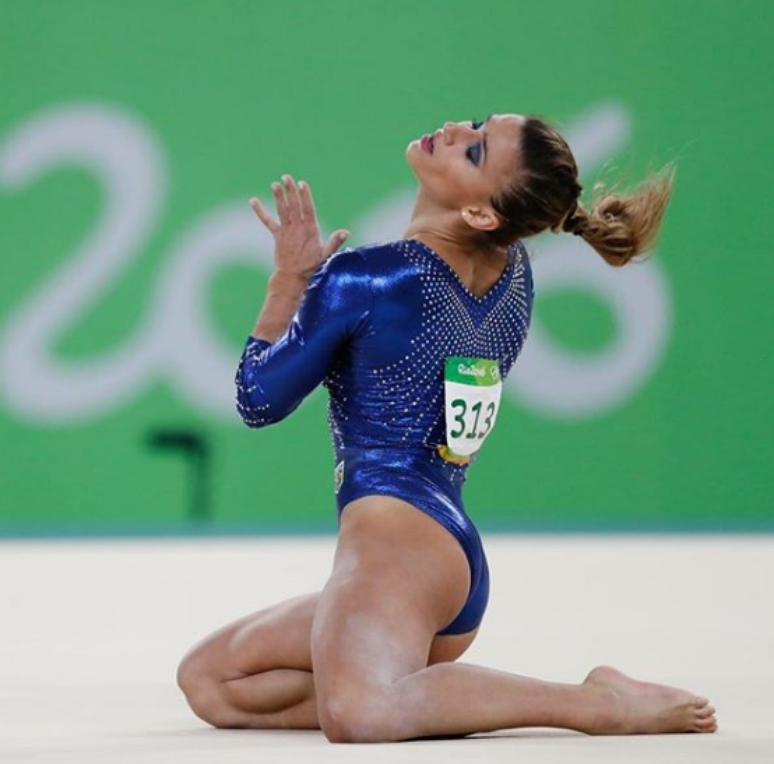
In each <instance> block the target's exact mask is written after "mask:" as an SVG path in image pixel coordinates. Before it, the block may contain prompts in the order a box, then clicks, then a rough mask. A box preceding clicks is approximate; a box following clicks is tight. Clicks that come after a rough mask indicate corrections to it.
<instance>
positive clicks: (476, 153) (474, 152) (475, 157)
mask: <svg viewBox="0 0 774 764" xmlns="http://www.w3.org/2000/svg"><path fill="white" fill-rule="evenodd" d="M465 156H466V157H467V158H468V159H469V160H470V161H471V162H473V164H474V165H476V167H478V166H479V165H480V164H481V144H480V143H474V144H473V145H472V146H468V148H467V151H465Z"/></svg>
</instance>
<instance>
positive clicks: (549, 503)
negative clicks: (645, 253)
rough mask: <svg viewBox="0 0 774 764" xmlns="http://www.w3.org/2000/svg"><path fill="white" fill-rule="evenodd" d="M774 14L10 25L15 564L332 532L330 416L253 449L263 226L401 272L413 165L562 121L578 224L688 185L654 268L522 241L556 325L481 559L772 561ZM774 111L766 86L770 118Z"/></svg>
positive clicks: (445, 11)
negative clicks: (320, 233)
mask: <svg viewBox="0 0 774 764" xmlns="http://www.w3.org/2000/svg"><path fill="white" fill-rule="evenodd" d="M773 28H774V4H771V3H768V2H753V1H752V0H741V1H740V2H738V3H734V4H732V3H728V2H724V1H723V0H683V1H682V2H680V3H674V2H670V1H669V0H636V1H635V0H632V1H631V2H628V3H621V2H617V1H616V0H593V2H589V3H582V4H581V3H575V2H572V0H543V1H542V2H539V3H537V2H516V1H513V2H506V1H505V0H502V1H499V2H497V1H494V0H484V1H479V2H477V3H470V2H454V1H452V0H444V1H443V2H442V1H441V0H425V1H424V2H409V0H391V2H390V3H364V2H358V1H357V0H332V1H331V2H317V1H315V0H282V1H278V2H271V3H270V2H255V1H253V2H238V1H237V0H229V1H228V2H222V1H219V2H215V0H197V2H186V3H184V2H182V1H181V0H177V1H172V0H152V1H151V0H136V1H135V2H132V3H121V4H117V3H104V2H100V1H98V0H78V2H74V1H73V2H61V0H60V1H59V2H52V1H44V0H36V1H35V2H20V1H18V2H16V1H14V0H0V93H2V98H0V456H1V457H2V458H1V459H0V535H3V536H6V537H17V536H50V535H54V536H56V535H68V536H73V535H76V536H77V535H100V534H210V533H211V534H220V533H241V532H246V533H248V532H259V533H277V532H283V533H284V532H309V531H333V530H335V528H336V514H335V505H334V495H333V456H332V449H331V443H330V437H329V435H328V432H327V423H326V414H325V409H326V393H325V391H324V390H323V389H319V390H317V391H315V393H314V394H313V395H312V396H311V397H310V398H309V399H308V400H307V401H305V403H304V404H303V405H302V406H301V408H300V409H299V410H298V411H297V412H296V413H295V414H294V415H293V416H292V417H290V418H289V419H287V420H285V421H284V422H282V423H281V424H280V425H278V426H273V427H270V428H267V429H264V430H260V431H251V430H249V429H247V428H245V427H244V426H243V425H242V424H241V422H240V420H239V418H238V416H237V415H236V412H235V410H234V406H233V375H234V370H235V368H236V363H237V360H238V358H239V355H240V352H241V347H242V344H243V342H244V340H245V338H246V337H247V335H248V333H249V332H250V330H251V329H252V326H253V321H254V318H255V316H256V315H257V313H258V311H259V309H260V307H261V305H262V300H263V296H264V289H265V284H266V281H267V279H268V277H269V275H270V273H271V267H272V241H271V239H270V237H269V236H268V234H267V233H266V232H265V231H264V229H263V227H262V226H261V225H260V223H259V222H258V221H257V219H255V218H254V216H253V214H252V212H251V211H250V208H249V206H248V203H247V199H248V197H249V196H251V195H257V196H260V197H261V198H263V199H264V200H268V199H270V193H269V184H270V183H271V182H272V181H273V180H275V179H277V178H278V177H279V176H280V175H281V174H282V173H285V172H290V173H293V174H294V175H295V176H296V177H297V178H302V179H305V180H307V181H308V182H309V183H310V185H311V187H312V189H313V191H314V194H315V198H316V202H317V208H318V212H319V215H320V218H321V222H322V225H323V227H324V228H325V230H326V231H330V230H332V229H333V228H335V227H340V226H341V227H347V228H349V229H350V230H351V231H352V232H353V237H352V239H351V240H350V242H349V243H350V244H352V245H358V244H361V243H367V242H371V241H378V240H389V239H396V238H401V237H402V235H403V233H404V230H405V225H406V222H407V220H408V215H409V211H410V209H411V203H412V197H413V189H414V181H413V177H412V175H411V172H410V170H409V168H408V165H407V164H406V162H405V159H404V151H405V148H406V146H407V144H408V143H409V142H410V141H411V140H413V139H415V138H417V137H419V136H421V135H422V134H423V133H426V132H428V131H431V130H433V129H435V128H437V127H439V126H442V124H443V122H444V121H445V120H463V119H470V118H482V117H485V116H486V115H487V114H489V113H490V112H517V113H521V114H538V115H541V116H543V117H545V118H547V119H548V120H549V121H551V122H552V123H553V124H555V125H556V126H557V127H558V128H559V129H560V131H562V132H563V134H564V135H565V136H566V137H567V139H568V140H569V142H570V144H571V146H572V147H573V149H574V151H575V154H576V157H577V159H578V162H579V165H580V167H581V170H582V175H583V178H582V180H583V183H584V186H585V189H586V192H587V194H586V196H585V197H584V199H585V201H587V202H588V201H589V198H590V196H589V194H590V192H591V189H592V187H593V185H594V183H595V182H596V181H597V180H600V179H602V180H605V181H606V182H608V183H614V182H616V181H620V182H621V183H622V187H623V188H625V187H626V186H630V185H633V184H634V183H636V182H637V181H638V180H641V179H642V178H644V177H645V176H646V175H647V173H648V172H650V171H654V170H656V169H658V168H660V167H662V166H663V165H664V164H665V163H666V162H669V161H674V162H675V163H676V166H677V181H676V185H675V190H674V196H673V201H672V203H671V206H670V208H669V210H668V212H667V216H666V218H665V221H664V227H663V233H662V236H661V240H660V243H659V245H658V248H657V252H656V254H655V257H654V258H652V259H650V260H649V261H648V262H646V263H643V264H640V265H636V266H632V267H628V268H626V269H624V270H621V271H618V270H614V269H611V268H609V267H608V266H606V265H605V264H604V263H603V262H602V261H601V259H600V258H599V257H598V256H597V255H596V254H595V253H594V252H593V251H591V250H590V249H589V248H588V247H587V246H586V245H585V244H584V243H583V242H581V241H580V240H578V239H576V237H571V236H567V235H564V236H555V235H551V234H549V235H544V236H540V237H537V238H535V239H529V240H527V241H526V244H527V246H528V248H529V249H530V252H531V254H532V257H533V265H534V270H535V280H536V310H535V315H534V322H533V326H532V330H531V334H530V337H529V339H528V341H527V346H526V350H525V352H524V354H523V356H522V358H521V359H520V361H519V362H517V364H516V366H515V368H514V371H513V372H512V375H511V377H509V379H508V380H507V385H506V389H505V392H504V402H503V408H502V410H501V413H500V417H499V420H498V421H499V425H498V427H497V429H496V430H495V432H494V434H493V435H492V437H490V438H489V440H488V443H487V445H486V447H485V449H484V452H483V453H482V458H481V459H479V460H478V462H477V463H476V465H475V467H474V468H473V469H472V470H471V474H470V479H469V482H468V484H467V486H466V497H465V498H466V506H467V509H468V511H469V513H470V514H471V515H472V516H473V517H474V518H476V520H477V521H478V522H479V524H480V526H481V528H482V529H483V530H490V531H491V530H538V531H541V530H547V531H551V530H590V531H599V530H602V531H604V530H633V531H640V530H645V531H647V530H659V531H662V530H666V531H671V530H676V531H684V530H700V531H703V530H730V531H736V530H738V531H751V530H752V531H755V530H764V529H768V530H771V529H774V507H773V506H772V495H773V493H772V435H771V433H772V408H773V406H772V382H774V379H773V377H774V373H773V372H774V362H772V360H771V358H770V353H769V348H770V336H771V334H770V333H771V326H772V318H773V316H772V302H771V300H770V298H769V294H768V292H769V287H770V284H771V281H772V277H773V276H774V261H773V260H772V257H771V244H770V237H769V233H770V232H769V228H770V224H769V216H770V207H771V201H772V195H771V192H770V184H771V169H772V165H771V155H770V151H769V146H768V144H769V143H770V139H771V117H772V116H773V113H772V92H771V70H772V65H774V53H773V52H772V51H773V50H774V49H773V48H772V29H773ZM767 83H768V84H767Z"/></svg>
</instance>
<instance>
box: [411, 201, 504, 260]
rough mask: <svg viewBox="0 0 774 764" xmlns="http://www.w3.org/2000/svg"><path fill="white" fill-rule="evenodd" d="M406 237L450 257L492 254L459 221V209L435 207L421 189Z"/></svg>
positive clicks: (475, 232) (487, 246)
mask: <svg viewBox="0 0 774 764" xmlns="http://www.w3.org/2000/svg"><path fill="white" fill-rule="evenodd" d="M403 238H405V239H417V240H418V241H421V242H423V243H424V244H427V246H429V247H431V248H432V249H434V250H435V251H436V252H438V253H439V254H441V255H445V256H447V257H449V258H452V259H458V258H459V259H470V258H471V257H477V258H480V257H481V255H482V254H495V253H496V252H497V248H496V247H492V246H491V245H489V244H488V243H487V242H486V241H485V240H484V239H483V238H482V236H481V234H480V233H479V232H478V231H476V230H475V229H473V228H471V226H469V225H467V223H465V222H464V221H463V220H462V216H461V215H460V213H459V211H458V210H451V209H447V208H443V207H440V206H438V205H437V204H436V203H434V202H433V201H432V200H430V199H428V198H427V197H426V195H425V193H424V191H423V189H421V188H420V190H419V193H418V194H417V198H416V200H415V202H414V210H413V212H412V213H411V221H410V222H409V226H408V230H407V231H406V233H405V234H404V237H403Z"/></svg>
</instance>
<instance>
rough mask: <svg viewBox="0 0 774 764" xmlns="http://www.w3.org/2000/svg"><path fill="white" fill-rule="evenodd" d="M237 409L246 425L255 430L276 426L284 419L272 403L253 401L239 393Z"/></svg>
mask: <svg viewBox="0 0 774 764" xmlns="http://www.w3.org/2000/svg"><path fill="white" fill-rule="evenodd" d="M236 408H237V412H238V413H239V416H240V417H241V418H242V421H243V422H244V423H245V425H247V426H248V427H250V428H252V429H254V430H258V429H260V428H262V427H268V426H269V425H272V424H276V423H277V422H279V421H280V420H281V419H283V418H284V417H283V416H281V415H280V414H279V413H278V412H277V411H276V410H275V408H274V407H273V406H272V405H271V404H270V403H267V402H259V401H255V400H251V399H250V397H249V396H244V395H241V394H239V393H237V398H236Z"/></svg>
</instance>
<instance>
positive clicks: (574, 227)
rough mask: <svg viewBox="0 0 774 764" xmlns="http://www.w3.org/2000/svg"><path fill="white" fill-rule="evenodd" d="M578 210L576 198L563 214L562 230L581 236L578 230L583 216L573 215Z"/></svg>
mask: <svg viewBox="0 0 774 764" xmlns="http://www.w3.org/2000/svg"><path fill="white" fill-rule="evenodd" d="M577 210H578V201H577V199H576V200H575V201H574V202H573V203H572V207H570V210H569V212H568V213H567V214H566V215H565V216H564V220H563V221H562V230H563V231H566V232H567V233H571V234H573V235H574V236H581V235H582V233H583V232H582V231H581V230H579V229H580V226H581V224H582V223H583V218H582V217H580V216H578V217H573V216H574V215H575V213H576V211H577Z"/></svg>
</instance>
